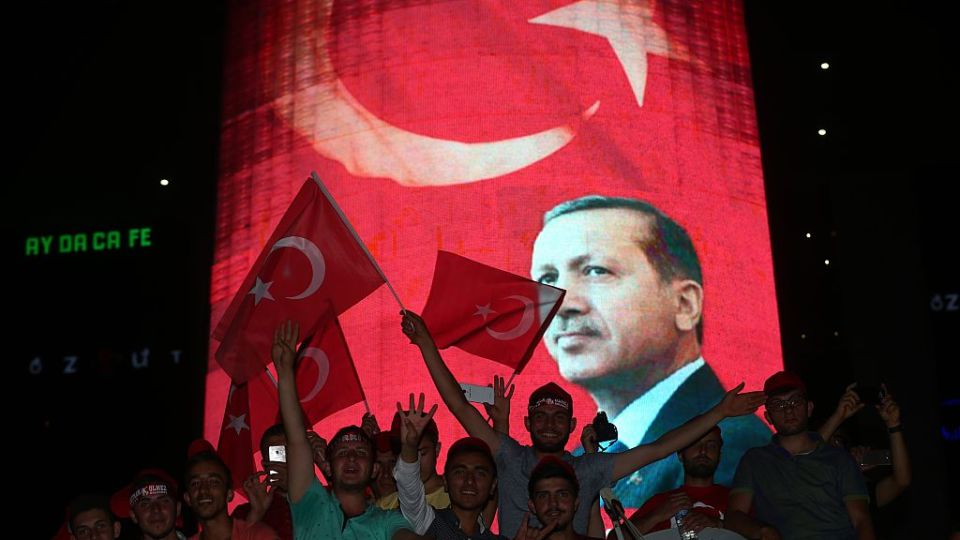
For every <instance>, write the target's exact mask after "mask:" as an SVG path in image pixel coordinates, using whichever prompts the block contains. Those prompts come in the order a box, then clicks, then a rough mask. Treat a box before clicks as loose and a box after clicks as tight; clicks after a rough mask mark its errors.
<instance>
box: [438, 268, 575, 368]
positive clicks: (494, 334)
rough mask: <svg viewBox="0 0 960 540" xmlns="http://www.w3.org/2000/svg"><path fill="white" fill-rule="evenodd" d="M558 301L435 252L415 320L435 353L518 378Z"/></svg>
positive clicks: (555, 295) (557, 292) (527, 283)
mask: <svg viewBox="0 0 960 540" xmlns="http://www.w3.org/2000/svg"><path fill="white" fill-rule="evenodd" d="M562 300H563V291H562V290H561V289H558V288H556V287H551V286H549V285H543V284H541V283H537V282H536V281H533V280H531V279H529V278H524V277H521V276H518V275H516V274H511V273H509V272H504V271H503V270H500V269H497V268H493V267H490V266H487V265H485V264H480V263H478V262H475V261H471V260H470V259H467V258H466V257H461V256H459V255H455V254H453V253H450V252H448V251H440V252H438V253H437V266H436V268H435V269H434V272H433V283H432V284H431V286H430V297H429V298H427V305H426V306H425V307H424V308H423V313H422V314H421V315H423V320H424V322H426V323H427V327H428V328H429V329H430V332H431V333H432V334H433V339H434V340H435V341H436V342H437V347H439V348H441V349H445V348H447V347H451V346H453V347H457V348H460V349H463V350H464V351H467V352H469V353H471V354H475V355H477V356H482V357H483V358H489V359H490V360H493V361H494V362H499V363H501V364H503V365H505V366H507V367H510V368H511V369H513V370H516V371H517V372H520V371H522V370H523V368H524V367H525V366H526V363H527V361H528V360H529V359H530V354H531V353H532V350H533V348H534V347H535V346H536V345H537V344H538V342H539V341H540V338H542V337H543V333H544V332H545V331H546V329H547V324H546V323H548V322H549V321H550V319H552V318H553V315H554V314H555V313H556V312H557V310H558V309H559V308H560V302H561V301H562Z"/></svg>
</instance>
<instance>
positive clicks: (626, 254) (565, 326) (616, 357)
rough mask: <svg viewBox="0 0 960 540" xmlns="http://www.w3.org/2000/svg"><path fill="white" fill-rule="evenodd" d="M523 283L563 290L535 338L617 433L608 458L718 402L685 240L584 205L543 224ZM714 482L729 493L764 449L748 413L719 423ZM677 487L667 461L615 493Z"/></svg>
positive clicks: (570, 204)
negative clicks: (742, 468) (741, 465)
mask: <svg viewBox="0 0 960 540" xmlns="http://www.w3.org/2000/svg"><path fill="white" fill-rule="evenodd" d="M531 275H532V277H533V279H535V280H537V281H540V282H542V283H547V284H550V285H553V286H555V287H560V288H562V289H565V290H566V291H567V294H566V297H565V298H564V301H563V305H562V306H561V308H560V311H559V312H558V313H557V316H556V317H555V318H554V320H553V322H552V323H551V325H550V328H549V329H548V330H547V332H546V334H545V336H544V341H545V343H546V346H547V350H548V351H549V352H550V355H551V356H552V357H553V358H554V360H556V361H557V364H558V367H559V370H560V374H561V375H562V376H563V377H564V378H565V379H566V380H567V381H569V382H571V383H574V384H577V385H579V386H581V387H583V388H584V389H585V390H586V391H587V392H588V393H590V395H591V396H592V397H593V399H594V400H595V401H596V403H597V407H598V409H599V410H602V411H605V412H606V413H607V414H608V416H609V417H610V420H611V421H612V422H613V423H614V424H615V425H616V426H617V428H618V429H619V437H620V438H619V441H618V442H617V443H616V444H614V445H613V446H612V447H611V448H609V449H608V450H607V451H609V452H617V451H622V450H625V449H627V448H633V447H635V446H637V445H639V444H644V443H647V442H651V441H654V440H656V439H657V438H658V437H660V436H661V435H663V434H664V433H665V432H667V431H669V430H671V429H673V428H675V427H677V426H679V425H680V424H682V423H684V422H686V421H687V420H689V419H690V418H692V417H693V416H696V415H698V414H700V413H702V412H704V411H706V410H707V409H708V408H709V407H712V406H713V405H715V404H716V403H717V401H719V400H720V398H721V397H722V396H723V393H724V389H723V387H722V386H721V384H720V381H719V379H718V378H717V376H716V374H715V373H714V371H713V370H712V369H711V368H710V366H709V365H708V364H707V362H706V360H705V359H704V358H703V356H702V355H701V346H702V343H703V302H704V287H703V276H702V271H701V268H700V261H699V259H698V257H697V253H696V251H695V249H694V247H693V242H692V241H691V240H690V237H689V235H688V234H687V233H686V231H685V230H684V229H683V228H682V227H681V226H680V225H678V224H677V223H676V222H674V221H673V220H672V219H670V218H669V217H668V216H666V215H665V214H664V213H663V212H661V211H660V210H658V209H657V208H655V207H654V206H652V205H650V204H649V203H646V202H644V201H641V200H637V199H628V198H619V197H604V196H587V197H582V198H579V199H574V200H570V201H566V202H564V203H561V204H559V205H557V206H556V207H554V208H553V209H551V210H550V211H548V212H547V213H546V214H545V215H544V220H543V229H542V230H541V231H540V234H539V235H538V236H537V239H536V241H535V243H534V247H533V260H532V265H531ZM720 425H721V429H722V430H723V433H724V441H725V443H724V454H723V458H722V460H721V463H720V466H719V468H718V469H717V473H716V482H717V483H719V484H729V483H730V481H731V480H732V478H733V473H734V470H735V469H736V465H737V462H738V461H739V459H740V456H741V454H743V452H744V451H745V450H746V449H748V448H752V447H754V446H760V445H763V444H766V443H768V442H769V440H770V431H769V429H768V428H767V427H766V426H765V425H764V424H763V423H762V422H761V421H760V420H759V419H758V418H757V417H756V416H753V415H748V416H741V417H736V418H728V419H726V420H724V421H723V422H721V423H720ZM682 482H683V468H682V466H681V464H680V462H679V461H678V460H677V459H676V457H675V456H671V457H667V458H665V459H663V460H661V461H658V462H656V463H653V464H651V465H649V466H647V467H644V468H643V469H641V470H639V471H638V472H636V473H634V474H633V475H632V476H629V477H627V478H624V479H623V480H621V481H620V483H619V484H617V486H616V488H615V492H616V493H617V495H618V496H619V497H620V499H621V501H622V502H623V503H624V504H625V505H627V506H630V507H637V506H639V505H641V504H643V502H644V501H646V500H647V499H648V498H649V497H651V496H652V495H654V494H656V493H658V492H661V491H666V490H669V489H673V488H675V487H677V486H679V485H681V483H682Z"/></svg>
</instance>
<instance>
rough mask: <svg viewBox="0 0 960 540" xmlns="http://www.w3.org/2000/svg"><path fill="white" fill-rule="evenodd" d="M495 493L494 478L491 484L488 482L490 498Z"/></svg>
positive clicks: (495, 481) (495, 482)
mask: <svg viewBox="0 0 960 540" xmlns="http://www.w3.org/2000/svg"><path fill="white" fill-rule="evenodd" d="M496 492H497V479H496V478H494V479H493V482H490V496H491V497H492V496H493V494H494V493H496Z"/></svg>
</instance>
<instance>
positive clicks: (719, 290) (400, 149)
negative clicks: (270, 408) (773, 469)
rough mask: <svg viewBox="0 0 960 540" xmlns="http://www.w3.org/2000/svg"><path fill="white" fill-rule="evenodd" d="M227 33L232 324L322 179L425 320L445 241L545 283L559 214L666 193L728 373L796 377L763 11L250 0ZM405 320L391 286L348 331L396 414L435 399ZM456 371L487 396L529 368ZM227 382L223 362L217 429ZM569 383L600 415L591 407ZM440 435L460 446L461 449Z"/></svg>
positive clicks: (534, 380) (364, 371) (215, 312)
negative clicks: (605, 199)
mask: <svg viewBox="0 0 960 540" xmlns="http://www.w3.org/2000/svg"><path fill="white" fill-rule="evenodd" d="M228 28H229V30H228V38H227V41H228V42H227V44H226V46H225V49H224V50H225V51H226V55H227V64H226V69H225V81H224V89H225V90H224V92H225V93H224V102H223V129H222V144H221V178H220V181H219V188H218V189H219V198H218V205H219V206H218V216H217V232H216V251H215V256H214V257H215V258H214V265H213V269H212V283H213V284H212V292H211V299H210V300H211V307H212V315H211V320H212V321H213V322H214V323H216V322H217V321H219V319H220V316H221V314H222V313H223V311H224V309H225V308H226V304H227V303H228V302H229V300H230V298H231V296H232V295H233V293H234V292H235V291H237V290H238V288H239V287H240V284H241V282H242V280H243V278H244V276H245V275H246V274H247V272H248V271H249V269H250V267H251V266H252V264H253V262H254V260H255V259H256V257H257V254H258V253H259V252H260V250H261V248H262V247H263V246H264V244H265V243H266V242H267V238H268V236H269V235H270V231H272V230H273V227H274V226H275V224H276V223H277V221H278V220H279V218H280V216H281V215H282V214H283V212H284V210H285V209H286V207H287V205H288V204H289V202H290V200H291V199H292V197H293V195H294V193H295V192H296V190H297V189H298V188H299V186H300V183H301V181H302V178H303V176H304V174H306V173H307V172H308V171H310V170H317V171H318V172H319V173H320V176H321V178H323V180H324V183H325V184H326V185H327V186H328V188H329V189H330V191H331V192H332V194H333V195H334V196H335V197H336V199H337V201H338V203H340V205H341V207H342V208H343V209H344V211H345V213H346V214H347V215H348V216H349V217H350V219H351V222H352V223H353V224H354V226H355V227H356V228H357V230H358V232H359V234H360V236H361V237H362V238H363V240H364V241H365V242H366V244H367V246H368V247H369V248H370V250H371V251H372V253H373V255H374V256H375V257H376V259H377V260H378V261H379V263H380V265H381V267H382V268H383V270H384V272H385V273H386V275H387V276H388V277H389V278H390V280H391V282H392V283H393V284H394V286H395V287H396V289H397V292H398V293H399V295H400V297H401V299H402V300H403V301H404V303H405V304H406V305H407V306H408V307H410V308H411V309H418V308H420V307H421V306H423V304H424V301H425V299H426V297H427V293H428V291H429V288H430V283H431V275H432V268H433V262H434V256H435V253H436V251H437V249H447V250H450V251H454V252H456V253H459V254H461V255H464V256H466V257H468V258H470V259H473V260H476V261H479V262H482V263H484V264H489V265H491V266H494V267H497V268H501V269H503V270H506V271H509V272H513V273H517V274H520V275H527V274H528V272H529V269H530V252H531V248H532V246H533V241H534V239H535V237H536V235H537V233H538V232H539V230H540V226H541V222H542V216H543V212H545V211H546V210H548V209H550V208H551V207H553V206H554V205H555V204H557V203H560V202H562V201H565V200H568V199H570V198H573V197H578V196H582V195H587V194H593V193H599V194H604V195H615V196H627V197H637V198H641V199H644V200H647V201H649V202H651V203H652V204H654V205H656V206H657V207H658V208H660V209H661V210H663V211H664V212H665V213H666V214H668V215H669V216H671V217H672V218H674V219H675V220H676V221H677V222H678V223H680V224H681V225H682V226H684V227H685V228H686V229H687V231H689V233H690V235H691V237H692V238H693V241H694V244H695V246H696V248H697V250H698V252H699V255H700V258H701V262H702V265H703V273H704V287H705V320H706V325H705V332H706V335H705V340H704V347H705V349H704V357H705V358H707V359H708V361H709V363H710V364H711V366H712V367H713V368H714V369H715V370H716V372H717V373H718V375H719V377H720V379H721V381H722V382H723V383H724V384H726V385H731V384H735V383H736V382H738V381H740V380H746V382H747V385H748V387H752V388H758V387H760V385H761V384H762V381H763V378H764V376H765V375H766V374H769V373H770V372H772V371H774V370H775V369H776V368H777V367H778V366H780V365H781V363H782V360H781V353H780V336H779V329H778V326H777V306H776V298H775V295H774V283H773V265H772V259H771V252H770V241H769V232H768V228H767V214H766V205H765V201H764V191H763V179H762V173H761V167H760V151H759V143H758V136H757V127H756V121H755V112H754V102H753V91H752V87H751V81H750V65H749V60H748V58H747V47H746V38H745V34H744V24H743V12H742V5H741V2H739V1H736V0H733V1H729V0H703V1H696V2H686V1H685V2H679V1H676V2H654V1H652V0H650V1H648V2H642V1H632V2H623V3H618V2H615V1H590V0H583V1H577V2H569V1H562V2H561V1H555V0H529V1H525V2H516V1H514V0H484V1H479V0H461V1H450V2H427V1H424V2H409V1H402V2H400V1H398V2H390V1H386V2H383V1H377V2H374V1H373V0H356V1H351V2H330V1H329V0H319V1H306V0H291V1H287V2H268V1H266V0H260V1H252V2H237V3H233V4H231V10H230V16H229V25H228ZM431 184H434V186H433V187H430V185H431ZM436 184H441V186H439V187H438V186H436ZM397 312H398V307H397V305H396V303H395V301H394V300H393V298H392V297H391V296H390V295H389V293H388V291H387V290H386V289H385V288H381V289H380V290H379V291H377V292H376V293H375V294H373V295H371V296H370V297H369V298H367V299H366V300H364V301H363V302H361V303H360V304H358V305H357V306H355V307H354V308H352V309H350V310H349V311H347V312H346V313H344V314H343V315H342V316H341V318H340V320H341V323H342V325H343V330H344V333H345V335H346V337H347V340H348V341H349V343H350V345H351V349H352V351H353V353H354V356H355V358H356V360H357V366H358V370H359V372H360V376H361V378H362V380H363V383H364V388H365V390H366V393H367V397H368V399H369V400H370V405H371V407H372V408H373V410H374V412H375V413H377V414H378V416H380V417H381V420H383V419H384V418H389V417H390V415H391V414H392V412H393V404H394V403H395V402H396V401H397V400H398V399H402V398H403V396H404V395H406V393H407V392H419V391H424V392H426V393H427V396H428V399H430V400H434V401H435V400H436V399H437V396H436V392H435V390H434V388H433V385H432V383H431V382H430V379H429V376H428V375H427V372H426V370H425V369H424V368H423V366H422V362H421V361H420V359H419V356H418V353H417V351H416V349H415V348H414V347H412V346H410V345H408V344H407V342H406V340H405V339H404V337H403V336H402V334H401V332H400V328H399V316H398V315H397ZM214 345H215V343H214ZM214 348H215V347H214ZM444 355H445V358H447V360H448V362H449V363H450V365H451V368H452V369H453V371H454V373H456V374H457V375H458V376H459V377H460V379H461V380H463V381H466V382H473V383H479V382H484V381H490V380H491V378H492V374H493V372H497V371H499V374H501V375H505V374H508V372H509V369H508V368H503V369H498V368H499V366H497V365H496V364H492V363H490V362H486V361H481V362H478V361H476V357H474V356H471V355H469V354H467V353H464V352H462V351H459V350H455V349H449V350H447V351H445V352H444ZM225 379H226V376H225V375H224V373H223V372H222V371H221V370H220V369H219V366H218V365H217V364H216V363H215V362H213V361H212V359H211V362H210V374H209V376H208V392H207V400H208V406H207V407H208V408H207V411H208V413H207V415H208V416H207V419H206V424H205V425H206V426H207V427H206V429H207V430H208V431H207V433H208V434H211V433H212V434H216V430H217V429H218V427H219V425H220V420H221V414H222V411H223V403H224V400H225V399H226V395H225V391H226V389H227V388H228V384H227V383H226V382H225ZM547 380H554V381H560V382H562V380H561V379H560V377H559V374H558V372H557V370H556V366H555V363H554V362H553V360H552V359H551V358H550V357H549V355H548V354H547V353H546V350H545V349H544V348H543V347H542V346H539V347H538V348H537V351H536V353H535V355H534V357H533V358H532V360H531V361H530V363H529V364H528V366H527V368H526V369H525V370H524V373H523V374H522V375H521V376H520V377H518V378H517V384H518V388H517V394H516V395H517V396H518V399H520V400H523V399H526V396H527V395H529V392H530V391H531V390H532V389H533V388H535V387H537V386H538V385H540V384H543V383H544V382H545V381H547ZM564 386H565V387H566V388H567V389H568V390H569V391H570V392H571V393H572V394H573V396H574V399H575V402H576V408H577V410H576V414H577V415H578V416H579V417H581V419H584V418H590V417H592V416H593V414H594V412H595V409H594V408H593V404H592V399H591V398H590V397H589V395H587V394H586V393H585V392H584V391H583V390H581V389H580V388H579V387H576V386H574V385H570V384H565V385H564ZM513 411H514V413H513V418H512V419H511V423H512V425H513V426H515V428H516V429H519V428H520V426H522V418H521V417H522V414H523V407H513ZM361 414H362V408H360V407H352V408H349V409H347V410H345V411H344V412H342V413H339V414H335V415H333V416H331V417H330V418H329V419H328V420H327V421H325V422H323V423H322V425H320V426H318V430H319V432H320V433H321V434H327V435H329V434H330V433H332V432H333V431H334V429H336V428H337V427H339V426H341V425H343V424H346V423H358V422H359V421H360V416H361ZM437 420H438V423H439V425H440V430H441V438H442V439H443V440H446V441H451V440H453V439H454V438H455V437H459V436H461V435H462V431H461V430H460V429H459V427H458V426H457V425H456V424H455V422H454V421H453V419H452V418H451V417H450V416H449V415H448V414H446V413H445V412H444V411H443V410H441V411H440V412H439V413H438V414H437ZM573 444H574V442H573V441H571V445H573Z"/></svg>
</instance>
